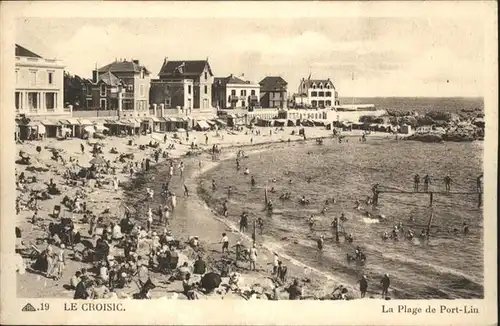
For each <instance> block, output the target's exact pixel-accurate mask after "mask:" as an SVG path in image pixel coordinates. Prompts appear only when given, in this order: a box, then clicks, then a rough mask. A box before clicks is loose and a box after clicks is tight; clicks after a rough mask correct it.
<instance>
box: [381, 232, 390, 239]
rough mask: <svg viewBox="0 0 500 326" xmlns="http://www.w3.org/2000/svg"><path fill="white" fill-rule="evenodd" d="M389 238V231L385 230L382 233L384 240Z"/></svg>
mask: <svg viewBox="0 0 500 326" xmlns="http://www.w3.org/2000/svg"><path fill="white" fill-rule="evenodd" d="M387 239H389V233H387V231H384V233H383V234H382V240H387Z"/></svg>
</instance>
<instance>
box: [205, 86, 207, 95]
mask: <svg viewBox="0 0 500 326" xmlns="http://www.w3.org/2000/svg"><path fill="white" fill-rule="evenodd" d="M207 93H208V86H207V85H205V94H207Z"/></svg>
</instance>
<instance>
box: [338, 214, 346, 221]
mask: <svg viewBox="0 0 500 326" xmlns="http://www.w3.org/2000/svg"><path fill="white" fill-rule="evenodd" d="M340 220H341V221H342V222H345V221H347V217H346V216H345V213H344V212H342V214H340Z"/></svg>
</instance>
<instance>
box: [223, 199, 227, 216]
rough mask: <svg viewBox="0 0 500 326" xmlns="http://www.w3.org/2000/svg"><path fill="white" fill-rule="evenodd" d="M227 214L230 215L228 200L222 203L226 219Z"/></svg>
mask: <svg viewBox="0 0 500 326" xmlns="http://www.w3.org/2000/svg"><path fill="white" fill-rule="evenodd" d="M227 214H228V207H227V200H225V201H224V202H223V203H222V215H223V216H224V217H227Z"/></svg>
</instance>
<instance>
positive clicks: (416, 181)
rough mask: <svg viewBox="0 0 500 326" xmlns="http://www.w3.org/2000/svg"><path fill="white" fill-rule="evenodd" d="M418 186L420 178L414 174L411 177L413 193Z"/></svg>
mask: <svg viewBox="0 0 500 326" xmlns="http://www.w3.org/2000/svg"><path fill="white" fill-rule="evenodd" d="M419 184H420V176H419V175H418V174H415V176H414V177H413V191H416V192H418V185H419Z"/></svg>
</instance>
